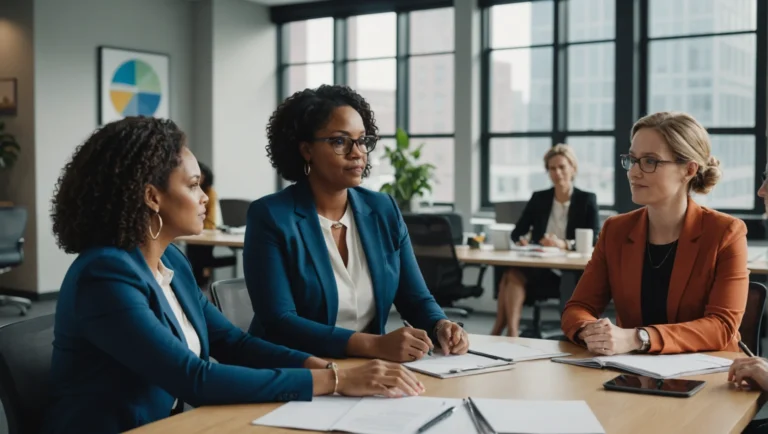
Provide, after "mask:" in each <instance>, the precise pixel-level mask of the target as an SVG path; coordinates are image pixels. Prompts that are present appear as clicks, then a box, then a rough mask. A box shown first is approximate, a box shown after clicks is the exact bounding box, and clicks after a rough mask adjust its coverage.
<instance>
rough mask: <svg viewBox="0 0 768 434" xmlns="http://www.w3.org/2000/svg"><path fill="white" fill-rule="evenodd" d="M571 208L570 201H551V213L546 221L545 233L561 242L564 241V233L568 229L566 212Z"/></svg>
mask: <svg viewBox="0 0 768 434" xmlns="http://www.w3.org/2000/svg"><path fill="white" fill-rule="evenodd" d="M570 207H571V200H570V199H569V200H568V201H567V202H558V201H557V199H556V198H554V199H552V211H551V212H550V213H549V220H548V221H547V233H548V234H552V235H555V236H556V237H557V238H560V239H561V240H565V239H566V238H565V232H566V228H567V227H568V210H569V209H570Z"/></svg>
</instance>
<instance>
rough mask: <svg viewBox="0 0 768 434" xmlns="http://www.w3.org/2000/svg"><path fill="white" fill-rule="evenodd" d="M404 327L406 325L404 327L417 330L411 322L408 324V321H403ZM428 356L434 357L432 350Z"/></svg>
mask: <svg viewBox="0 0 768 434" xmlns="http://www.w3.org/2000/svg"><path fill="white" fill-rule="evenodd" d="M403 325H404V326H406V327H409V328H412V329H415V328H416V327H414V326H412V325H411V323H409V322H408V321H406V320H403ZM427 355H428V356H431V355H432V350H431V349H430V350H429V351H428V352H427Z"/></svg>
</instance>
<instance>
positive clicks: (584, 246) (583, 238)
mask: <svg viewBox="0 0 768 434" xmlns="http://www.w3.org/2000/svg"><path fill="white" fill-rule="evenodd" d="M594 236H595V231H593V230H592V229H576V252H577V253H581V254H582V255H589V254H591V253H592V239H593V238H594Z"/></svg>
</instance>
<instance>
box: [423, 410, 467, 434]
mask: <svg viewBox="0 0 768 434" xmlns="http://www.w3.org/2000/svg"><path fill="white" fill-rule="evenodd" d="M457 408H458V406H457V405H454V406H453V407H451V408H449V409H447V410H445V411H444V412H442V413H440V414H438V415H437V416H435V417H434V418H433V419H432V420H430V421H429V422H427V423H425V424H424V425H422V426H421V428H419V429H418V430H417V431H416V432H417V433H419V434H421V433H423V432H424V431H426V430H428V429H430V428H432V427H433V426H435V425H437V424H438V423H440V422H441V421H442V420H443V419H447V418H449V417H451V415H452V414H453V413H454V412H455V411H456V409H457Z"/></svg>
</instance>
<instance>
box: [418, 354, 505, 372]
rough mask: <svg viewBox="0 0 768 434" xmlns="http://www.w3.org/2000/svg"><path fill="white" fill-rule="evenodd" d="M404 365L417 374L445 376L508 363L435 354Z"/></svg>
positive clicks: (474, 357) (474, 356)
mask: <svg viewBox="0 0 768 434" xmlns="http://www.w3.org/2000/svg"><path fill="white" fill-rule="evenodd" d="M404 365H405V366H406V367H408V368H412V369H414V370H417V371H419V372H425V373H430V374H436V375H446V374H454V373H460V372H462V371H467V370H476V369H481V368H491V367H494V366H504V365H509V362H507V361H505V360H495V359H490V358H488V357H483V356H477V355H475V354H463V355H461V356H456V355H448V356H444V355H442V354H439V353H435V354H434V355H432V356H425V357H424V358H422V359H421V360H417V361H415V362H408V363H405V364H404Z"/></svg>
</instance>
